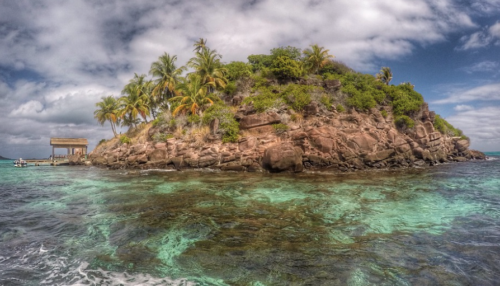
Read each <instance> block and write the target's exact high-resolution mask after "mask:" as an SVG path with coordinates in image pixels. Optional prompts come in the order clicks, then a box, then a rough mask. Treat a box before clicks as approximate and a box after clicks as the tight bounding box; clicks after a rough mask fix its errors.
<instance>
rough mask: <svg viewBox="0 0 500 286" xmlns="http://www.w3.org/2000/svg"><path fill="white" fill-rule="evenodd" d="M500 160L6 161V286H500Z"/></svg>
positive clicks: (1, 275) (1, 181)
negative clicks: (319, 166) (148, 164)
mask: <svg viewBox="0 0 500 286" xmlns="http://www.w3.org/2000/svg"><path fill="white" fill-rule="evenodd" d="M495 155H500V154H493V153H492V154H489V156H491V157H490V160H488V161H473V162H466V163H457V164H450V165H439V166H435V167H432V168H422V169H411V170H405V171H385V172H372V173H366V172H360V173H351V174H329V173H304V174H295V175H292V174H251V173H230V172H210V171H204V172H195V171H187V172H165V171H160V170H157V171H111V170H104V169H99V168H94V167H90V168H89V167H70V166H67V167H63V166H59V167H51V166H41V167H34V166H30V167H28V168H24V169H21V168H14V167H12V166H11V162H10V161H0V206H1V208H0V285H496V284H498V281H500V266H499V264H498V258H499V257H500V160H498V159H499V157H497V156H495Z"/></svg>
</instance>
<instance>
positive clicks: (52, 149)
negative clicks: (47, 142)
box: [52, 146, 54, 161]
mask: <svg viewBox="0 0 500 286" xmlns="http://www.w3.org/2000/svg"><path fill="white" fill-rule="evenodd" d="M52 161H54V146H52Z"/></svg>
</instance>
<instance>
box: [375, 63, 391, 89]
mask: <svg viewBox="0 0 500 286" xmlns="http://www.w3.org/2000/svg"><path fill="white" fill-rule="evenodd" d="M376 78H377V80H378V81H381V82H383V83H385V84H386V85H389V83H390V82H391V80H392V71H391V69H390V68H388V67H382V69H380V72H379V73H378V74H377V75H376Z"/></svg>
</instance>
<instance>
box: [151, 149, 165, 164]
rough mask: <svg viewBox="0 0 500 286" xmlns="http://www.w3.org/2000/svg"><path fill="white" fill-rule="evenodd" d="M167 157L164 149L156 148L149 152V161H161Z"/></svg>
mask: <svg viewBox="0 0 500 286" xmlns="http://www.w3.org/2000/svg"><path fill="white" fill-rule="evenodd" d="M166 159H167V150H166V149H156V150H154V151H153V152H151V154H149V161H163V160H166Z"/></svg>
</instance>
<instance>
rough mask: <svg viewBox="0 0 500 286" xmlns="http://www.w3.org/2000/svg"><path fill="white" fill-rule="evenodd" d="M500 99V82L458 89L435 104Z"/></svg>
mask: <svg viewBox="0 0 500 286" xmlns="http://www.w3.org/2000/svg"><path fill="white" fill-rule="evenodd" d="M498 100H500V83H495V84H487V85H482V86H478V87H475V88H471V89H467V90H462V91H456V92H454V93H453V94H450V95H449V96H448V97H447V98H444V99H440V100H436V101H434V102H432V103H434V104H447V103H462V102H470V101H498Z"/></svg>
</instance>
